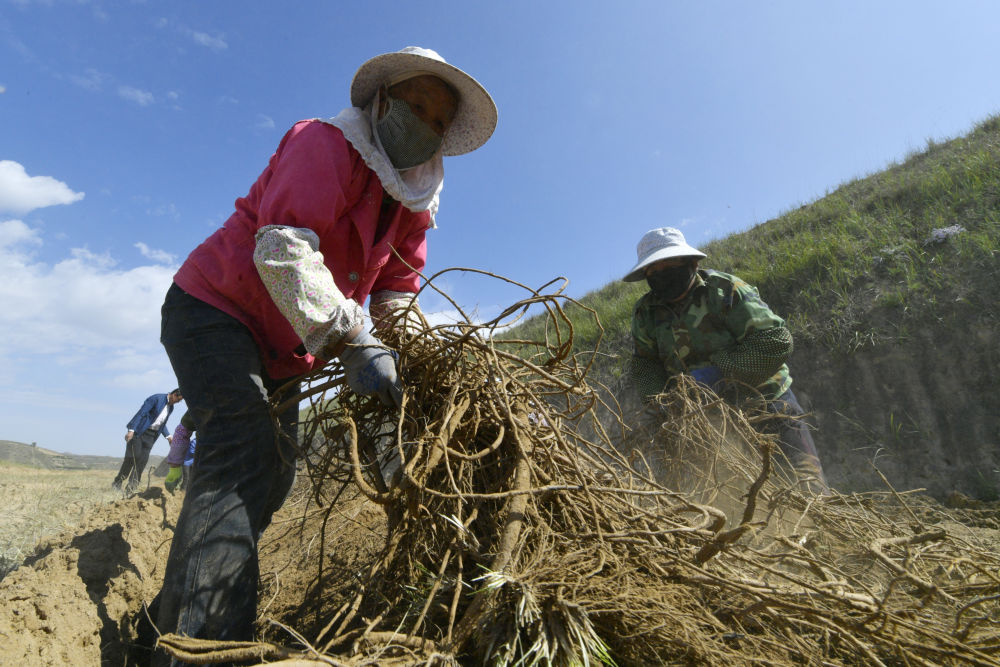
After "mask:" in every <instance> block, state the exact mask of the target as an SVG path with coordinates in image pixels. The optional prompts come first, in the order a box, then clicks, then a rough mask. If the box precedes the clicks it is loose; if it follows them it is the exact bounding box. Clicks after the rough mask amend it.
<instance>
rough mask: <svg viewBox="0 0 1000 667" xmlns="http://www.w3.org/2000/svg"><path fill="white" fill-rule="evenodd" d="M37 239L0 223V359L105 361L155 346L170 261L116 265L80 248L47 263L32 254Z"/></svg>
mask: <svg viewBox="0 0 1000 667" xmlns="http://www.w3.org/2000/svg"><path fill="white" fill-rule="evenodd" d="M41 242H42V239H41V237H40V234H39V233H38V231H37V230H32V229H30V228H28V227H27V225H25V224H24V223H23V222H21V221H20V220H7V221H4V222H2V223H0V273H2V275H3V277H4V279H3V281H0V303H3V304H4V308H2V309H0V359H3V360H9V359H14V360H16V359H23V358H26V357H31V356H32V355H36V354H37V355H44V356H46V357H50V358H51V357H53V356H59V355H65V356H67V358H70V359H72V358H74V357H77V356H78V355H82V357H81V358H83V359H90V358H92V357H94V356H95V355H97V356H100V357H101V358H102V359H103V361H104V362H105V363H109V362H110V361H111V360H113V359H114V358H115V357H117V356H119V355H121V354H124V353H125V352H126V351H130V352H132V353H134V352H135V351H136V350H139V351H144V352H143V353H144V354H152V353H153V350H156V349H157V348H158V346H159V342H158V341H159V321H160V313H159V309H160V306H161V305H162V303H163V296H164V295H165V294H166V292H167V288H168V287H169V286H170V283H171V281H172V280H173V274H174V272H175V271H176V268H177V267H176V266H173V265H166V264H159V265H149V266H138V267H135V268H131V269H123V268H120V267H119V266H118V262H117V261H116V260H115V259H114V258H113V257H112V256H111V255H110V254H109V253H107V252H104V253H95V252H93V251H91V250H89V249H87V248H75V249H73V250H72V251H71V252H70V255H69V256H68V257H66V258H64V259H62V260H59V261H57V262H55V263H54V264H49V263H45V262H43V261H39V260H38V259H37V258H36V254H35V253H34V251H33V247H34V246H38V245H39V244H41ZM151 252H152V253H153V254H155V255H157V259H158V261H159V260H165V259H166V253H160V252H159V251H151ZM3 363H6V361H0V365H3Z"/></svg>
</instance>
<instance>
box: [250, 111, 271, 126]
mask: <svg viewBox="0 0 1000 667" xmlns="http://www.w3.org/2000/svg"><path fill="white" fill-rule="evenodd" d="M254 127H255V128H257V129H258V130H273V129H274V119H273V118H271V117H270V116H265V115H264V114H262V113H259V114H257V122H256V123H255V124H254Z"/></svg>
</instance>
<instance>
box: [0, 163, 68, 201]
mask: <svg viewBox="0 0 1000 667" xmlns="http://www.w3.org/2000/svg"><path fill="white" fill-rule="evenodd" d="M83 197H84V193H83V192H73V190H71V189H70V188H69V187H68V186H67V185H66V184H65V183H63V182H62V181H57V180H56V179H54V178H52V177H51V176H28V173H27V172H26V171H25V169H24V167H23V166H21V165H20V164H18V163H17V162H14V161H12V160H0V212H3V213H13V214H15V215H23V214H25V213H29V212H31V211H34V210H35V209H36V208H45V207H46V206H55V205H57V204H72V203H73V202H76V201H80V200H81V199H83Z"/></svg>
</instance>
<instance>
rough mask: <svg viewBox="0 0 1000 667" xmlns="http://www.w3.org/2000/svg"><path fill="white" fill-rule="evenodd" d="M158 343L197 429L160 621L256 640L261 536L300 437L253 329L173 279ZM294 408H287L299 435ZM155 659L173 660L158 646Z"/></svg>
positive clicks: (199, 633) (190, 631)
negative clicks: (275, 400) (278, 402)
mask: <svg viewBox="0 0 1000 667" xmlns="http://www.w3.org/2000/svg"><path fill="white" fill-rule="evenodd" d="M160 339H161V342H162V343H163V346H164V347H165V348H166V350H167V355H168V356H169V357H170V363H171V365H172V366H173V368H174V372H175V374H176V375H177V380H178V385H179V387H180V389H181V392H182V393H183V394H184V400H185V401H186V402H187V405H188V412H189V413H190V414H191V417H192V418H193V419H194V422H195V425H196V428H197V431H198V447H197V448H196V451H195V463H194V467H193V474H192V476H191V483H190V486H189V487H188V489H187V491H186V492H185V496H184V504H183V506H182V508H181V513H180V516H179V517H178V519H177V527H176V530H175V532H174V538H173V542H172V544H171V546H170V554H169V556H168V559H167V567H166V571H165V573H164V581H163V588H162V590H161V591H160V595H159V596H158V598H159V600H158V606H159V611H158V614H157V623H156V624H157V628H158V630H159V631H160V632H161V633H168V632H176V633H180V634H184V635H187V636H190V637H197V638H203V639H220V640H221V639H229V640H251V639H253V623H254V619H255V617H256V612H257V583H258V581H257V580H258V562H257V542H258V539H259V537H260V534H261V533H262V532H263V531H264V528H266V527H267V525H268V524H269V523H270V521H271V515H272V514H273V513H274V511H275V510H277V509H278V508H279V507H280V506H281V503H282V502H284V499H285V496H286V495H287V494H288V491H289V489H290V488H291V485H292V482H293V481H294V476H295V465H294V456H295V454H294V445H293V444H292V442H291V441H290V440H289V439H288V438H285V437H278V436H279V434H278V432H277V431H276V429H275V428H274V425H273V422H272V419H271V415H270V411H269V408H268V404H267V397H268V393H269V391H273V390H274V389H275V388H276V387H277V386H278V385H279V384H281V383H279V382H276V381H273V380H271V379H270V378H268V377H267V375H266V373H265V372H264V369H263V366H262V364H261V360H260V353H259V351H258V349H257V346H256V344H255V342H254V340H253V338H252V336H251V334H250V332H249V330H248V329H247V328H246V327H244V326H243V325H242V324H241V323H240V322H239V321H237V320H236V319H234V318H232V317H230V316H229V315H227V314H225V313H223V312H221V311H219V310H217V309H215V308H213V307H211V306H209V305H207V304H205V303H203V302H201V301H199V300H197V299H195V298H193V297H191V296H189V295H188V294H186V293H184V292H183V291H181V290H180V289H179V288H178V287H177V286H176V285H174V286H172V287H171V288H170V291H169V292H168V293H167V298H166V300H165V302H164V304H163V323H162V330H161V338H160ZM296 418H297V407H296V406H292V408H290V409H289V410H288V412H287V413H286V414H284V415H282V424H283V429H282V430H284V431H285V433H286V434H288V435H291V436H292V437H294V434H295V424H294V421H295V419H296ZM153 664H157V665H159V664H169V660H168V656H166V655H165V654H163V653H157V654H156V655H155V657H154V659H153Z"/></svg>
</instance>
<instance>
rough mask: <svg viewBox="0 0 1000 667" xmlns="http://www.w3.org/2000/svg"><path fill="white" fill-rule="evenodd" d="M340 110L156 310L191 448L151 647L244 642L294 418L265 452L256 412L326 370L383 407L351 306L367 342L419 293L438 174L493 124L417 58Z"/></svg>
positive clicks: (484, 100) (255, 195)
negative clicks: (194, 436) (318, 369)
mask: <svg viewBox="0 0 1000 667" xmlns="http://www.w3.org/2000/svg"><path fill="white" fill-rule="evenodd" d="M351 104H352V105H353V106H352V107H351V108H348V109H346V110H344V111H342V112H341V113H340V114H338V115H337V116H336V117H334V118H331V119H328V120H307V121H302V122H299V123H296V124H295V125H294V126H293V127H292V128H291V129H290V130H289V131H288V133H287V134H286V135H285V136H284V138H283V139H282V140H281V143H280V145H279V146H278V148H277V150H276V151H275V153H274V155H273V156H271V159H270V161H269V163H268V165H267V167H266V168H265V169H264V171H263V172H262V173H261V175H260V177H259V178H258V179H257V182H256V183H254V184H253V186H252V187H251V188H250V192H249V193H248V194H247V195H246V196H245V197H241V198H240V199H238V200H237V201H236V211H235V212H234V213H233V214H232V216H231V217H230V218H229V219H228V220H227V221H226V222H225V224H224V225H223V226H222V228H220V229H219V230H218V231H216V232H215V233H214V234H212V236H210V237H209V238H208V239H206V240H205V242H204V243H202V244H201V245H200V246H198V247H197V248H196V249H195V250H194V252H192V253H191V255H190V256H189V257H188V258H187V261H185V262H184V264H183V266H181V268H180V270H179V271H178V272H177V274H176V276H175V277H174V284H173V285H172V286H171V288H170V290H169V292H168V293H167V297H166V300H165V302H164V304H163V323H162V334H161V341H162V342H163V345H164V347H165V348H166V350H167V354H168V356H169V357H170V362H171V364H172V365H173V367H174V371H175V373H176V374H177V378H178V380H179V384H180V388H181V390H182V391H183V392H184V397H185V399H186V400H187V403H188V414H189V415H190V416H191V418H192V420H193V422H194V424H195V426H196V428H197V431H198V448H197V452H196V462H195V467H194V470H195V472H194V475H193V478H192V480H191V484H190V487H189V488H188V489H187V492H186V495H185V498H184V505H183V508H182V510H181V514H180V517H179V519H178V521H177V529H176V531H175V533H174V539H173V543H172V544H171V549H170V555H169V558H168V562H167V568H166V572H165V575H164V583H163V588H162V590H161V592H160V595H159V596H158V600H157V606H158V612H156V614H157V615H156V616H154V618H156V620H157V623H156V625H157V629H158V630H159V631H160V632H162V633H167V632H177V633H182V634H184V635H188V636H190V637H201V638H210V639H232V640H249V639H252V638H253V623H254V619H255V616H256V592H257V579H258V563H257V541H258V539H259V537H260V535H261V533H262V532H263V530H264V528H265V527H266V526H267V525H268V523H269V522H270V520H271V515H272V514H273V512H274V511H275V510H276V509H277V508H278V507H280V505H281V503H282V502H283V501H284V498H285V496H286V494H287V493H288V490H289V488H290V487H291V483H292V481H293V479H294V470H295V446H294V442H295V422H296V420H297V417H298V415H297V412H298V410H297V407H294V406H293V407H292V408H290V409H289V410H288V412H287V413H286V414H284V415H281V416H280V419H281V423H282V425H283V430H284V431H285V434H286V436H287V437H279V434H278V433H277V432H276V430H275V428H274V426H273V423H272V420H271V415H270V413H269V410H268V403H267V400H268V396H269V394H270V392H272V391H273V390H274V389H276V388H277V387H278V386H280V385H282V384H285V383H286V382H287V381H288V380H289V379H290V378H292V377H294V376H296V375H298V374H301V373H303V372H306V371H308V370H310V369H311V368H314V367H315V366H316V365H318V364H322V363H323V362H324V360H329V359H334V358H338V359H339V360H340V362H341V363H342V364H343V366H344V370H345V376H346V380H347V383H348V386H349V387H350V388H351V389H352V390H353V391H355V392H358V393H362V394H367V395H373V396H378V397H379V398H380V399H381V400H382V401H384V402H385V403H387V404H393V403H395V404H398V403H399V400H400V397H401V395H402V390H403V388H402V385H401V383H400V380H399V378H398V376H397V373H396V365H395V357H394V355H393V354H392V352H391V351H390V350H388V349H387V348H385V347H384V346H383V345H382V344H381V343H380V342H379V340H378V338H376V337H375V336H374V335H372V334H371V333H369V332H368V330H367V328H366V327H365V326H364V324H363V322H364V320H363V311H362V308H361V307H362V304H364V302H365V300H366V299H367V298H368V297H369V295H370V296H371V304H370V306H369V310H370V313H371V316H372V320H373V321H374V322H375V324H376V332H377V333H379V337H381V338H384V337H385V335H384V334H385V333H386V332H385V331H383V330H382V329H380V328H379V327H380V325H381V326H382V327H383V328H384V326H386V325H385V324H383V323H385V322H386V321H388V319H389V318H387V317H386V316H387V315H388V314H389V313H391V312H392V311H393V310H394V309H396V308H398V307H401V306H403V305H408V304H409V303H410V302H411V301H412V300H413V299H415V292H416V291H417V290H418V288H419V276H418V273H417V272H418V271H421V270H422V269H423V267H424V263H425V260H426V255H427V246H426V239H425V234H426V232H427V229H428V228H430V227H433V226H434V215H435V212H436V210H437V204H438V194H439V192H440V190H441V184H442V179H443V167H442V156H443V155H460V154H462V153H467V152H469V151H472V150H475V149H476V148H478V147H479V146H481V145H482V144H483V143H485V142H486V140H487V139H488V138H489V137H490V135H491V134H492V133H493V129H494V128H495V126H496V120H497V113H496V107H495V105H494V104H493V100H492V99H491V98H490V96H489V93H487V92H486V90H485V89H484V88H483V87H482V86H481V85H480V84H479V83H478V82H476V80H475V79H473V78H472V77H470V76H469V75H467V74H466V73H465V72H463V71H462V70H460V69H458V68H456V67H453V66H452V65H449V64H448V63H446V62H445V61H444V59H443V58H441V56H439V55H438V54H437V53H435V52H434V51H431V50H429V49H422V48H419V47H407V48H405V49H403V50H401V51H398V52H394V53H387V54H383V55H380V56H376V57H375V58H372V59H371V60H369V61H367V62H366V63H364V64H363V65H362V66H361V67H360V68H359V69H358V71H357V73H356V74H355V75H354V79H353V81H352V82H351ZM166 661H168V656H166V655H165V654H158V655H157V656H156V658H155V660H154V662H166Z"/></svg>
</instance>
